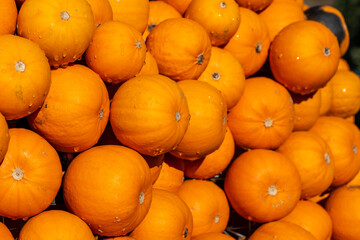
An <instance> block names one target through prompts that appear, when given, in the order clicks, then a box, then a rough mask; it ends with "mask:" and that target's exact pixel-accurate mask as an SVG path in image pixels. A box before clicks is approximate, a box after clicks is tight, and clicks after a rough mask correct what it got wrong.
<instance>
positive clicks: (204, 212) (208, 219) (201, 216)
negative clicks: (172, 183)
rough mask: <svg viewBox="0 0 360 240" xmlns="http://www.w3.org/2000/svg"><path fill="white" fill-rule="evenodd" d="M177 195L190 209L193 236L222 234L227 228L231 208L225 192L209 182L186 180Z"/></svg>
mask: <svg viewBox="0 0 360 240" xmlns="http://www.w3.org/2000/svg"><path fill="white" fill-rule="evenodd" d="M177 195H178V196H180V198H181V199H182V200H184V201H185V203H186V204H187V205H188V207H189V208H190V211H191V214H192V216H193V232H192V236H193V237H195V236H198V235H200V234H203V233H207V232H218V233H221V232H223V231H224V230H225V228H226V227H227V224H228V221H229V215H230V207H229V203H228V200H227V198H226V195H225V192H224V191H223V190H222V189H221V188H220V187H219V186H218V185H216V184H215V183H214V182H212V181H209V180H198V179H192V180H186V181H184V182H183V184H182V185H181V186H180V188H179V190H178V191H177Z"/></svg>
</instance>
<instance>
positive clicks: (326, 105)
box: [318, 79, 333, 116]
mask: <svg viewBox="0 0 360 240" xmlns="http://www.w3.org/2000/svg"><path fill="white" fill-rule="evenodd" d="M318 91H319V92H320V116H323V115H327V114H328V112H329V111H330V107H331V101H332V97H333V90H332V81H331V79H330V81H328V82H327V83H326V85H325V86H324V87H322V88H319V89H318Z"/></svg>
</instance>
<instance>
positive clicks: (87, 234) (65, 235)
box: [19, 210, 94, 240]
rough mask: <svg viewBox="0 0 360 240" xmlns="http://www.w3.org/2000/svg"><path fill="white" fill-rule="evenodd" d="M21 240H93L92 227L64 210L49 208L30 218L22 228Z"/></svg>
mask: <svg viewBox="0 0 360 240" xmlns="http://www.w3.org/2000/svg"><path fill="white" fill-rule="evenodd" d="M19 238H20V239H21V240H48V239H67V240H93V239H94V235H93V233H92V232H91V229H90V227H89V226H88V225H87V224H86V223H85V222H84V221H83V220H81V218H79V217H78V216H76V215H74V214H72V213H69V212H66V211H64V210H47V211H43V212H41V213H40V214H38V215H36V216H34V217H32V218H30V219H29V220H28V221H27V222H26V223H25V224H24V226H23V227H22V228H21V230H20V236H19Z"/></svg>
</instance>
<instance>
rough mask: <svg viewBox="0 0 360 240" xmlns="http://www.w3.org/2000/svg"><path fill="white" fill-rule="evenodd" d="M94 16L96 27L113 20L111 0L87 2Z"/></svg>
mask: <svg viewBox="0 0 360 240" xmlns="http://www.w3.org/2000/svg"><path fill="white" fill-rule="evenodd" d="M87 1H88V3H89V4H90V6H91V10H92V12H93V15H94V27H95V28H97V27H99V26H100V25H101V24H103V23H105V22H107V21H111V20H113V11H112V8H111V5H110V2H109V0H87Z"/></svg>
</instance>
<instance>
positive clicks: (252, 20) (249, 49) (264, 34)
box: [224, 7, 270, 77]
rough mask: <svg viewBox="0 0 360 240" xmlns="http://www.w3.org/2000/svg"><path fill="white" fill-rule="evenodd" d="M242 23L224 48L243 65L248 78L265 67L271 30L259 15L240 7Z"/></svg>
mask: <svg viewBox="0 0 360 240" xmlns="http://www.w3.org/2000/svg"><path fill="white" fill-rule="evenodd" d="M239 9H240V15H241V22H240V25H239V28H238V29H237V31H236V33H235V34H234V35H233V36H232V38H231V39H230V40H229V41H228V43H227V44H226V45H225V46H224V49H226V50H228V51H229V52H231V53H232V54H233V55H234V56H235V57H236V58H237V59H238V60H239V62H240V63H241V66H242V67H243V69H244V73H245V76H246V77H249V76H251V75H253V74H255V73H256V72H257V71H259V70H260V68H261V67H262V66H263V65H264V63H265V61H266V59H267V57H268V50H269V47H270V37H269V30H268V28H267V26H266V24H265V22H264V21H263V20H262V19H261V18H260V17H259V15H258V14H256V13H255V12H253V11H251V10H250V9H247V8H243V7H240V8H239Z"/></svg>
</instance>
